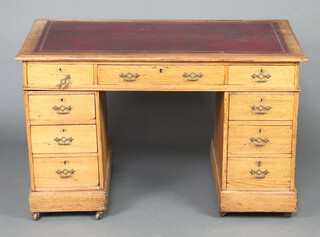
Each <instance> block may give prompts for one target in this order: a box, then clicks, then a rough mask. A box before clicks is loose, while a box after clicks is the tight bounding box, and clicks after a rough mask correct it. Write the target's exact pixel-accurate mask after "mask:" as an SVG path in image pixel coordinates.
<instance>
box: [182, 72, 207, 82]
mask: <svg viewBox="0 0 320 237" xmlns="http://www.w3.org/2000/svg"><path fill="white" fill-rule="evenodd" d="M182 76H183V77H184V78H186V79H187V81H198V80H199V79H200V78H201V77H202V76H203V75H202V73H201V72H200V73H194V72H191V73H186V72H185V73H184V74H183V75H182Z"/></svg>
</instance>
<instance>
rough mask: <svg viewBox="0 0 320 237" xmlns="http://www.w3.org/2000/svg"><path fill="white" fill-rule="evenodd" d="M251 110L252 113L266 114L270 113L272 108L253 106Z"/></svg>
mask: <svg viewBox="0 0 320 237" xmlns="http://www.w3.org/2000/svg"><path fill="white" fill-rule="evenodd" d="M251 109H252V111H254V112H255V113H256V114H266V113H268V111H269V110H270V109H272V107H271V106H263V105H259V106H256V105H252V106H251Z"/></svg>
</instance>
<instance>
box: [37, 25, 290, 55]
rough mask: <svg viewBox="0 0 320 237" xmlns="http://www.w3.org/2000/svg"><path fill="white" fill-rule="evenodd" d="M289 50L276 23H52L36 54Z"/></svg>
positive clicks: (270, 51)
mask: <svg viewBox="0 0 320 237" xmlns="http://www.w3.org/2000/svg"><path fill="white" fill-rule="evenodd" d="M98 51H102V52H104V53H108V52H110V53H139V52H141V53H148V52H149V53H170V52H172V53H245V54H247V53H271V54H272V53H277V54H279V53H287V52H288V48H287V45H286V43H285V40H284V38H283V35H282V33H281V32H280V30H279V26H278V23H277V22H86V21H78V22H74V21H73V22H69V21H48V22H47V24H46V26H45V29H44V31H43V33H42V35H41V37H40V39H39V41H38V43H37V45H36V47H35V52H72V53H90V52H98Z"/></svg>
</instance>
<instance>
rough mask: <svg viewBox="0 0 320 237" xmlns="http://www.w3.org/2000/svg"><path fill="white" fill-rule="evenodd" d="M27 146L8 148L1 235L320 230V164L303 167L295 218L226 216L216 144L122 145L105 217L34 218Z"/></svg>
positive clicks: (1, 178)
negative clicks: (213, 160) (213, 164)
mask: <svg viewBox="0 0 320 237" xmlns="http://www.w3.org/2000/svg"><path fill="white" fill-rule="evenodd" d="M115 144H117V143H116V142H115ZM26 152H27V151H26V146H25V144H18V145H15V146H7V147H4V148H1V166H0V185H1V194H0V198H1V199H0V236H55V237H56V236H90V235H93V234H95V235H100V236H117V237H118V236H125V237H128V236H132V237H135V236H137V237H143V236H148V237H149V236H156V237H158V236H185V237H187V236H218V234H221V236H261V235H262V236H263V235H265V234H268V236H304V235H305V236H307V235H308V236H320V230H319V223H320V215H319V214H320V208H319V204H318V200H319V198H318V197H319V186H320V185H319V182H318V180H319V179H318V180H316V179H314V178H313V177H314V175H317V172H318V171H317V170H318V168H319V167H311V166H310V167H306V168H307V169H309V172H307V173H304V172H299V173H298V177H297V181H298V182H297V183H298V184H297V187H298V188H299V189H300V190H301V191H300V193H299V200H300V201H299V212H298V213H296V214H294V215H293V216H292V217H291V218H284V217H282V216H279V215H230V216H227V217H223V218H221V217H219V216H218V214H217V213H218V210H217V205H216V198H215V192H214V184H213V180H212V173H211V169H210V161H209V149H208V147H205V146H204V147H203V148H202V149H200V148H199V149H196V150H195V149H190V150H186V149H182V148H172V149H165V147H161V146H158V147H156V146H155V147H153V148H147V147H142V146H141V147H136V148H130V149H128V150H125V151H124V150H123V149H118V148H117V145H115V147H114V163H113V174H112V182H111V185H112V186H111V200H110V204H109V205H110V206H109V207H110V208H109V211H108V212H107V213H106V214H105V216H104V218H103V219H102V220H100V221H96V220H94V213H73V214H48V215H44V216H43V217H42V218H41V219H40V220H39V221H38V222H34V221H33V220H32V218H31V214H30V213H29V211H28V202H27V193H28V186H29V180H28V169H27V167H28V164H27V159H26V156H27V153H26ZM301 158H302V159H303V157H301ZM301 169H302V170H303V169H304V166H303V165H302V167H301ZM312 173H314V175H313V174H312Z"/></svg>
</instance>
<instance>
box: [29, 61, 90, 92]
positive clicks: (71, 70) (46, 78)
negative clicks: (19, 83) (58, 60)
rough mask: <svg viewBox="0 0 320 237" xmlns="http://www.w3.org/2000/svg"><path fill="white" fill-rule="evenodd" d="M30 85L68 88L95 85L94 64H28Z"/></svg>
mask: <svg viewBox="0 0 320 237" xmlns="http://www.w3.org/2000/svg"><path fill="white" fill-rule="evenodd" d="M27 72H28V85H29V86H31V87H46V88H52V89H68V88H73V87H78V86H80V85H93V65H87V64H81V65H73V64H61V65H59V64H32V63H29V64H28V70H27Z"/></svg>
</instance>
